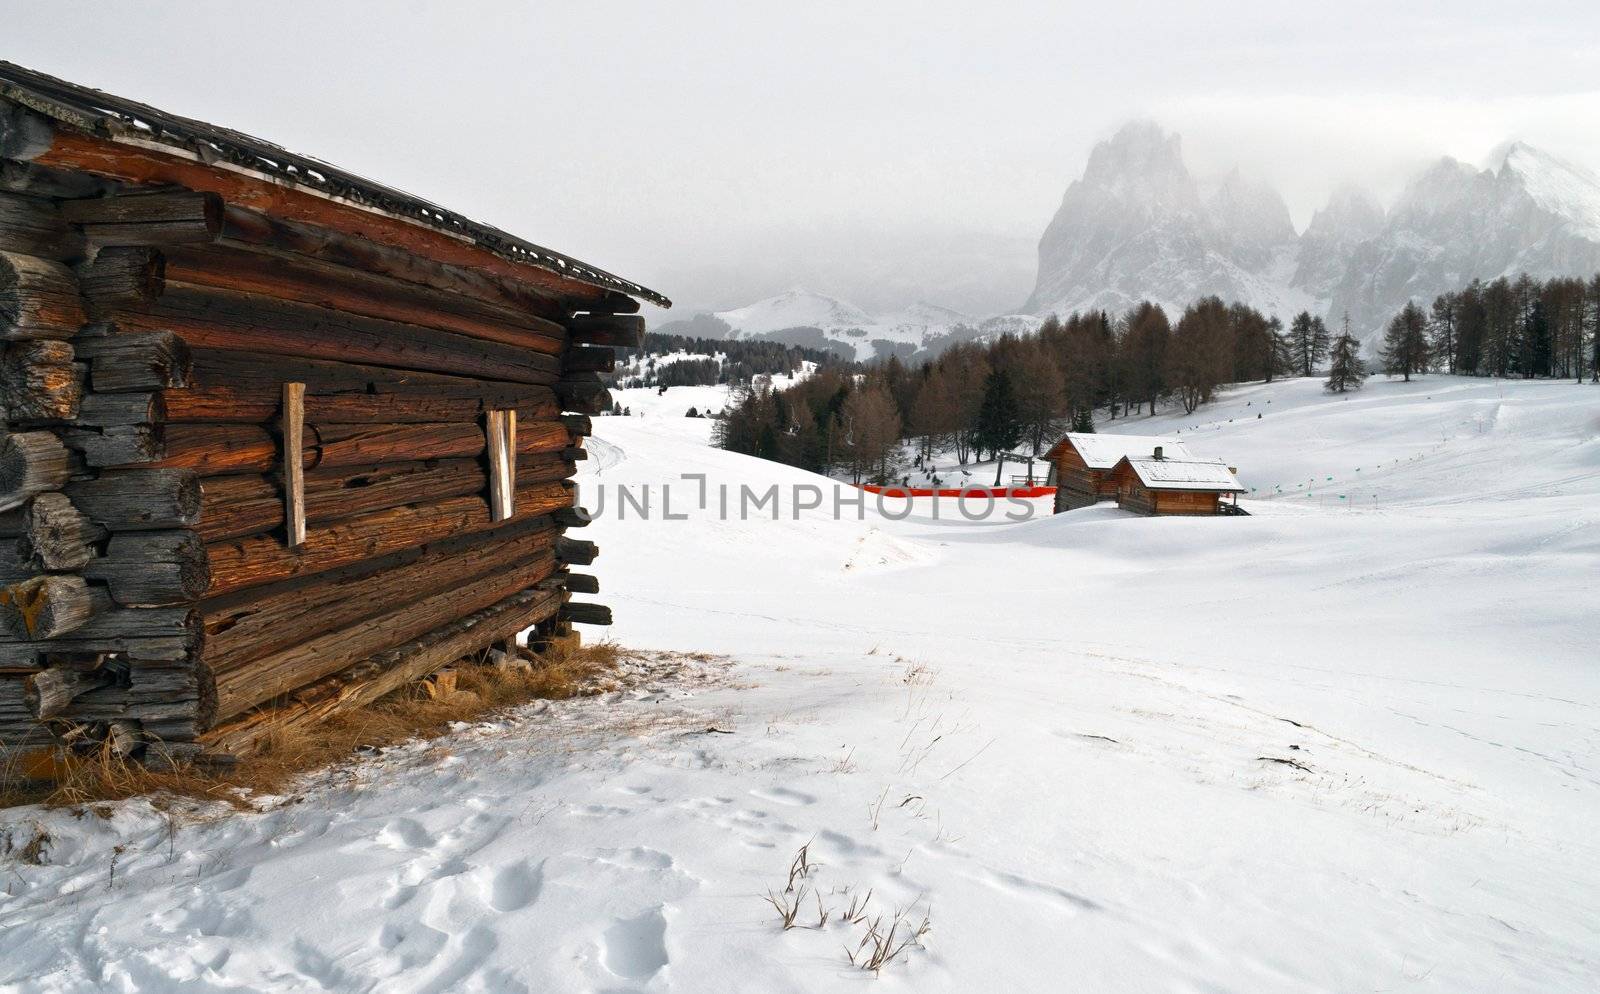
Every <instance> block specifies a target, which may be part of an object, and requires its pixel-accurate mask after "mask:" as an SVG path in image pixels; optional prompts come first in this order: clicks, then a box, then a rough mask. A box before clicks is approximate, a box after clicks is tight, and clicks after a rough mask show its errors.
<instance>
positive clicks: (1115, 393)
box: [716, 297, 1327, 483]
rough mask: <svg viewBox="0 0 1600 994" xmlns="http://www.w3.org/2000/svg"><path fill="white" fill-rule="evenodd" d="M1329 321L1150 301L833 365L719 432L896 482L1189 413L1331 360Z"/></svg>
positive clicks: (737, 445) (760, 398)
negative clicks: (1113, 422)
mask: <svg viewBox="0 0 1600 994" xmlns="http://www.w3.org/2000/svg"><path fill="white" fill-rule="evenodd" d="M1301 318H1304V321H1303V322H1302V320H1301ZM1313 322H1314V323H1313ZM1321 327H1322V324H1321V321H1320V319H1313V318H1311V317H1310V315H1302V316H1301V317H1300V318H1296V319H1295V323H1294V324H1293V325H1292V326H1291V327H1290V329H1288V330H1287V331H1286V330H1285V329H1284V328H1283V325H1282V323H1281V322H1280V321H1279V320H1277V319H1276V318H1271V317H1268V316H1266V315H1264V314H1262V313H1261V312H1260V311H1258V310H1256V309H1255V308H1253V307H1250V306H1248V305H1246V304H1242V303H1234V304H1227V303H1224V302H1223V301H1222V300H1221V299H1220V298H1218V297H1206V298H1204V299H1202V300H1198V301H1196V302H1195V303H1193V304H1191V305H1190V306H1189V307H1188V308H1186V309H1185V310H1184V312H1183V314H1182V316H1181V317H1179V319H1178V321H1177V322H1176V323H1172V322H1171V321H1169V319H1168V317H1167V314H1166V312H1165V311H1164V310H1162V309H1161V308H1160V307H1158V306H1157V305H1155V304H1153V303H1149V302H1144V303H1141V304H1139V305H1138V306H1136V307H1134V308H1131V309H1130V310H1128V311H1127V312H1126V313H1124V314H1121V315H1117V316H1115V317H1113V316H1112V315H1110V314H1108V313H1106V312H1104V311H1091V312H1080V313H1073V314H1070V315H1068V316H1067V317H1066V318H1065V319H1061V318H1058V317H1056V316H1051V317H1049V318H1046V319H1045V320H1044V322H1043V324H1042V325H1041V326H1040V328H1039V331H1038V333H1037V334H1034V335H1028V336H1019V335H1014V334H1007V335H1003V336H1001V337H999V338H997V339H995V340H993V341H990V342H966V343H961V344H958V345H954V346H952V347H951V348H949V349H947V350H946V351H945V352H944V353H942V354H941V355H940V356H939V357H938V358H937V359H935V360H931V361H929V362H924V363H921V364H918V365H915V366H912V365H908V364H907V363H905V362H904V361H902V360H901V359H900V358H899V357H897V356H891V357H890V358H889V359H888V360H886V361H884V362H881V363H875V364H872V365H870V366H866V367H859V368H856V367H848V366H839V365H835V366H831V367H825V368H823V369H820V370H818V372H817V373H816V374H815V375H813V376H812V377H810V378H808V379H806V380H804V381H802V382H800V383H797V384H795V385H793V386H791V387H789V388H787V389H784V390H759V389H746V390H743V391H740V392H739V393H738V394H736V395H735V397H734V398H733V399H732V401H731V402H730V404H729V405H728V407H727V409H726V410H725V411H724V416H723V420H722V422H721V424H719V426H718V430H717V434H716V437H717V441H718V444H720V445H722V446H723V447H724V448H727V449H731V450H733V451H736V452H743V453H746V454H749V455H755V456H760V457H762V458H766V459H775V460H777V461H779V462H785V463H789V464H790V465H794V466H800V467H803V468H805V469H810V470H813V471H816V472H824V473H826V472H833V471H835V470H842V471H844V472H846V473H848V474H849V475H850V477H851V478H852V479H853V480H855V481H856V482H858V483H859V482H877V483H888V482H894V481H895V480H897V479H900V476H899V474H900V473H902V472H903V471H904V469H905V464H906V461H907V459H908V458H909V460H910V461H911V462H914V463H917V464H924V463H925V462H926V461H927V460H930V459H932V457H933V455H934V453H936V452H940V451H946V450H953V451H954V453H955V455H956V458H957V460H958V461H959V462H960V463H961V464H963V465H965V464H966V463H968V462H971V461H973V460H977V461H984V460H986V459H994V458H995V457H996V456H997V455H998V454H1002V453H1008V452H1013V451H1018V450H1020V449H1026V450H1027V451H1028V452H1031V453H1033V454H1038V453H1040V452H1042V451H1043V450H1044V449H1045V448H1047V447H1048V445H1049V444H1050V443H1051V442H1052V441H1053V440H1054V436H1055V434H1056V433H1057V432H1058V431H1059V430H1060V429H1061V428H1062V427H1063V426H1071V427H1073V428H1075V429H1077V430H1082V431H1093V430H1094V412H1096V411H1104V412H1105V413H1106V415H1107V416H1108V417H1110V418H1112V419H1115V418H1119V417H1125V416H1132V415H1135V414H1139V413H1142V412H1145V411H1148V412H1149V413H1151V414H1154V413H1155V412H1156V410H1157V408H1158V406H1159V405H1161V404H1165V403H1177V404H1180V405H1182V407H1183V409H1184V410H1185V411H1186V412H1192V411H1194V410H1195V409H1196V408H1197V407H1199V406H1200V405H1201V404H1203V403H1205V402H1206V401H1208V400H1210V399H1211V397H1212V395H1213V394H1214V393H1215V392H1216V390H1217V388H1219V387H1220V386H1222V385H1223V384H1225V383H1231V382H1238V381H1241V380H1259V379H1267V380H1270V379H1272V378H1274V377H1276V376H1281V375H1287V374H1291V373H1293V372H1294V371H1295V370H1297V369H1301V368H1305V369H1309V368H1310V367H1311V366H1312V365H1314V364H1316V363H1317V362H1320V361H1321V358H1322V357H1323V356H1324V355H1325V354H1326V351H1327V341H1326V330H1325V329H1323V330H1322V331H1321V332H1320V334H1321V335H1322V338H1321V339H1318V337H1317V336H1318V334H1319V332H1318V329H1321ZM1301 332H1303V334H1300V333H1301ZM1297 336H1298V337H1297ZM1318 341H1320V342H1321V344H1320V345H1318V344H1317V343H1318ZM1319 349H1320V351H1318V350H1319ZM1308 350H1309V351H1308ZM907 441H909V442H912V443H913V446H912V452H910V453H909V455H908V454H907V453H906V452H905V446H904V445H903V444H902V443H904V442H907ZM996 472H997V474H998V472H999V467H997V469H996Z"/></svg>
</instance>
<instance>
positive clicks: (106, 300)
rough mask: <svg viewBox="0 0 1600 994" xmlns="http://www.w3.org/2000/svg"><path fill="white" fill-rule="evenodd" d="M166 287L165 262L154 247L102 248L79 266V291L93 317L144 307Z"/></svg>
mask: <svg viewBox="0 0 1600 994" xmlns="http://www.w3.org/2000/svg"><path fill="white" fill-rule="evenodd" d="M165 287H166V266H165V259H164V257H163V256H162V254H161V252H160V251H159V250H157V249H153V248H145V247H142V246H128V247H120V248H103V249H101V250H100V251H99V252H97V253H95V256H94V258H93V259H91V260H89V261H88V262H85V263H81V264H79V266H78V289H79V291H80V292H81V293H82V294H83V298H84V299H85V300H87V301H88V302H89V303H90V305H91V306H92V307H93V308H94V311H95V313H96V314H100V313H104V312H106V311H109V310H115V309H116V308H119V307H143V306H146V305H148V304H150V303H151V302H152V301H154V300H155V299H156V298H157V297H159V296H161V291H162V290H163V289H165Z"/></svg>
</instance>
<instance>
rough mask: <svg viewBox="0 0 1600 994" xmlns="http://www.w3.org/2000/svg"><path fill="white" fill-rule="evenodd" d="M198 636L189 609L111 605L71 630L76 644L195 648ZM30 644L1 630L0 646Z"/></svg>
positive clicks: (197, 621) (197, 624) (197, 620)
mask: <svg viewBox="0 0 1600 994" xmlns="http://www.w3.org/2000/svg"><path fill="white" fill-rule="evenodd" d="M102 593H103V591H102ZM96 596H98V595H96ZM201 632H202V628H201V625H200V615H199V614H198V613H197V612H196V611H194V610H193V609H192V608H189V607H118V606H117V605H115V604H110V605H107V606H106V607H105V609H104V610H101V611H99V612H97V613H96V614H95V615H94V616H93V617H91V618H90V619H89V620H88V621H86V622H84V623H83V624H82V625H80V626H78V627H77V628H76V629H74V630H73V631H72V633H71V638H72V639H73V640H74V641H76V642H79V643H92V642H96V641H97V640H98V641H105V640H117V639H120V640H123V641H125V642H130V643H134V644H137V643H139V642H140V641H141V640H150V639H157V640H160V639H187V640H189V641H191V642H192V643H193V644H195V645H198V644H199V638H200V635H201ZM30 641H32V640H30V639H27V638H23V637H18V636H16V635H14V634H11V633H10V632H9V631H3V630H0V644H11V643H18V642H30ZM35 644H37V645H40V646H44V647H46V648H48V647H49V646H51V645H52V643H49V642H37V643H35ZM104 651H106V652H114V651H118V650H116V649H106V650H104ZM63 652H65V650H63Z"/></svg>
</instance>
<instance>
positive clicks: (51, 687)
mask: <svg viewBox="0 0 1600 994" xmlns="http://www.w3.org/2000/svg"><path fill="white" fill-rule="evenodd" d="M115 679H116V678H115V677H114V676H112V675H111V674H110V673H107V672H105V671H102V670H75V669H67V668H65V667H61V666H52V667H51V668H49V669H47V670H41V671H40V672H38V673H35V674H33V675H31V676H29V677H28V678H27V679H26V680H25V681H24V687H25V688H26V694H27V702H28V710H30V711H32V712H33V716H34V717H35V718H37V719H40V720H41V721H42V720H44V719H46V718H54V717H56V716H57V715H59V714H62V713H63V712H65V711H66V710H67V708H68V706H69V705H71V704H72V702H73V701H74V700H75V699H77V698H78V697H81V696H83V695H84V694H87V693H89V692H90V691H92V690H99V689H100V688H101V687H104V686H106V685H108V684H110V683H112V682H114V681H115Z"/></svg>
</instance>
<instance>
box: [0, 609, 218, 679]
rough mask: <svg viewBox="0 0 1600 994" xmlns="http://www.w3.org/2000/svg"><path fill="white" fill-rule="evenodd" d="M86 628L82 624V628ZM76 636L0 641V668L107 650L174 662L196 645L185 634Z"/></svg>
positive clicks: (35, 666)
mask: <svg viewBox="0 0 1600 994" xmlns="http://www.w3.org/2000/svg"><path fill="white" fill-rule="evenodd" d="M106 613H107V614H113V613H116V612H112V611H108V612H106ZM96 620H98V619H96ZM90 624H91V625H92V624H94V622H90ZM88 627H89V626H88V625H85V626H84V628H85V629H87V628H88ZM79 636H80V632H69V633H68V634H67V635H65V636H64V637H61V638H55V639H51V640H49V641H47V642H16V641H0V671H4V670H13V671H16V670H37V669H40V668H42V667H43V665H45V664H47V663H54V662H59V661H64V660H75V659H83V658H95V657H98V656H102V655H107V654H111V653H117V654H121V655H131V656H134V657H137V658H139V659H148V660H164V661H167V662H171V663H173V664H175V665H176V664H179V663H182V662H184V661H185V660H191V659H193V658H194V655H195V652H196V650H197V649H198V647H199V644H198V642H197V641H196V639H195V638H194V637H193V636H188V635H184V636H168V637H159V638H147V637H144V636H131V635H119V634H116V633H112V634H108V635H95V636H93V637H81V638H80V637H79Z"/></svg>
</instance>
